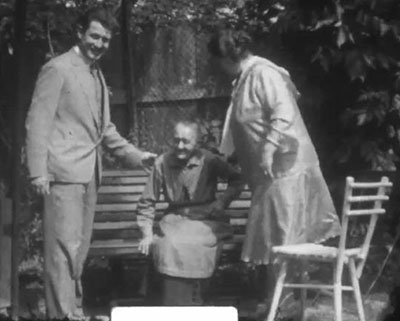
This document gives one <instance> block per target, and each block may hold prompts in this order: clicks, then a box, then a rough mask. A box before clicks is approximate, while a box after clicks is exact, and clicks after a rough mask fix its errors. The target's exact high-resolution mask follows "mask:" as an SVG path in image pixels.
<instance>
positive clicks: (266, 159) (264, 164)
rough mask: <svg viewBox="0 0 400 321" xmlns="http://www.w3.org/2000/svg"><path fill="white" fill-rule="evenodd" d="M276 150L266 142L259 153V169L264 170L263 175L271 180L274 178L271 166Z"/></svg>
mask: <svg viewBox="0 0 400 321" xmlns="http://www.w3.org/2000/svg"><path fill="white" fill-rule="evenodd" d="M276 150H277V146H275V145H274V144H272V143H270V142H268V141H267V142H266V143H265V145H264V146H263V149H262V152H261V162H260V167H261V168H262V169H263V170H264V173H265V175H269V176H270V177H271V178H274V173H273V171H272V165H273V162H274V154H275V151H276Z"/></svg>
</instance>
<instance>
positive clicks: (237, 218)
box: [89, 170, 251, 262]
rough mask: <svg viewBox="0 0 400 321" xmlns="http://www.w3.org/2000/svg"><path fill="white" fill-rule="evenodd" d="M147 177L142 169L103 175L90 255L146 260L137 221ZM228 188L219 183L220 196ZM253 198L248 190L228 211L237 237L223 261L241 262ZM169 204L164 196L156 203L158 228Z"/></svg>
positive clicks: (227, 245)
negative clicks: (137, 210)
mask: <svg viewBox="0 0 400 321" xmlns="http://www.w3.org/2000/svg"><path fill="white" fill-rule="evenodd" d="M147 176H148V175H147V173H146V172H145V171H140V170H137V171H135V170H130V171H121V170H115V171H105V172H104V175H103V179H102V186H101V187H100V189H99V194H98V202H97V206H96V214H95V223H94V231H93V239H92V244H91V248H90V251H89V256H105V257H137V258H144V256H143V255H142V254H141V253H140V252H139V251H138V244H139V240H140V238H141V232H140V230H139V227H138V225H137V222H136V205H137V201H138V200H139V198H140V196H141V194H142V191H143V189H144V186H145V184H146V181H147ZM226 185H227V184H226V183H223V182H221V183H219V184H218V193H223V191H224V190H225V189H226ZM250 197H251V193H250V191H249V190H247V189H245V190H244V191H243V192H242V193H241V194H240V196H239V197H238V198H237V199H235V200H234V201H233V202H232V203H231V205H230V206H229V208H228V209H227V210H226V214H227V215H228V216H229V222H230V224H231V225H232V226H233V230H234V235H233V237H232V238H231V239H230V240H228V241H227V242H225V243H224V245H223V250H222V255H221V262H225V261H226V260H232V259H235V258H237V259H239V253H240V250H241V245H242V242H243V238H244V234H245V226H246V222H247V215H248V209H249V206H250ZM167 205H168V204H167V203H166V202H164V200H163V197H162V198H161V200H160V201H159V202H157V203H156V210H157V212H156V219H155V221H156V222H155V225H156V224H157V221H158V220H159V219H160V218H161V216H162V214H163V210H164V209H165V208H166V207H167Z"/></svg>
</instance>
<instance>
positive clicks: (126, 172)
mask: <svg viewBox="0 0 400 321" xmlns="http://www.w3.org/2000/svg"><path fill="white" fill-rule="evenodd" d="M148 175H149V174H147V173H146V171H144V170H142V169H138V170H135V169H129V170H124V169H120V170H115V169H112V170H105V171H103V173H102V176H103V177H115V176H122V177H126V176H148Z"/></svg>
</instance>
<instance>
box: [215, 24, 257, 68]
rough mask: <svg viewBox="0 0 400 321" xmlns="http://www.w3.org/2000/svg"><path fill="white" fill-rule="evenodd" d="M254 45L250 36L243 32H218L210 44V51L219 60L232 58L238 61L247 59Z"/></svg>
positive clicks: (223, 30) (222, 30)
mask: <svg viewBox="0 0 400 321" xmlns="http://www.w3.org/2000/svg"><path fill="white" fill-rule="evenodd" d="M251 44H252V39H251V37H250V36H249V34H248V33H247V32H245V31H242V30H232V29H220V30H217V31H216V32H215V33H214V34H213V35H212V36H211V38H210V41H209V42H208V51H209V52H210V54H211V55H213V56H215V57H218V58H231V59H232V60H234V61H238V60H240V59H241V58H243V57H245V56H246V55H247V54H248V53H249V51H250V47H251Z"/></svg>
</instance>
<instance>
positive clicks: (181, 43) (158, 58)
mask: <svg viewBox="0 0 400 321" xmlns="http://www.w3.org/2000/svg"><path fill="white" fill-rule="evenodd" d="M207 38H208V35H206V34H204V33H200V32H197V31H196V30H195V29H194V28H192V27H190V26H188V25H185V26H180V27H176V28H174V29H171V28H164V29H160V30H158V31H157V32H156V34H155V37H154V44H153V47H152V53H151V57H147V58H148V59H151V60H150V62H149V67H148V69H147V72H146V73H145V74H144V75H143V76H142V79H141V90H140V94H139V102H138V104H137V108H138V118H139V119H138V120H139V128H138V133H137V134H136V135H137V137H138V139H139V143H140V146H141V147H142V148H144V149H147V150H152V151H154V152H157V153H161V152H163V151H165V150H166V149H167V148H168V147H169V145H170V140H171V135H172V127H173V123H174V122H175V121H176V120H177V119H179V118H182V117H185V116H191V117H196V118H199V119H200V120H202V121H203V122H204V135H205V137H206V136H207V137H208V140H209V141H208V142H209V143H211V144H212V143H213V142H212V140H215V142H214V145H215V146H217V144H218V143H219V139H220V137H219V136H220V132H221V128H222V125H223V119H224V116H225V111H226V108H227V104H228V98H227V97H228V96H229V86H228V85H227V82H224V81H223V78H221V79H218V78H219V74H218V73H216V72H215V68H213V66H212V64H211V63H210V59H209V56H208V53H207V48H206V44H207Z"/></svg>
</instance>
